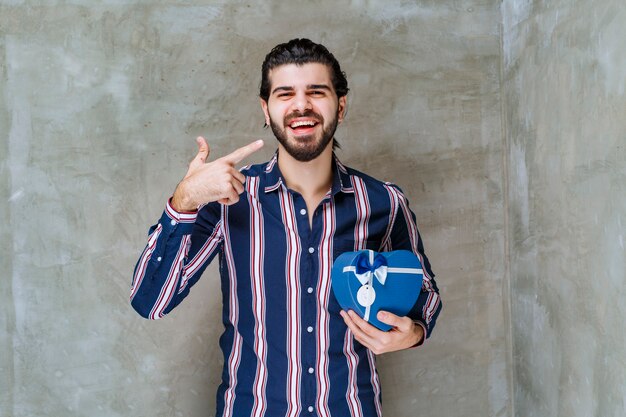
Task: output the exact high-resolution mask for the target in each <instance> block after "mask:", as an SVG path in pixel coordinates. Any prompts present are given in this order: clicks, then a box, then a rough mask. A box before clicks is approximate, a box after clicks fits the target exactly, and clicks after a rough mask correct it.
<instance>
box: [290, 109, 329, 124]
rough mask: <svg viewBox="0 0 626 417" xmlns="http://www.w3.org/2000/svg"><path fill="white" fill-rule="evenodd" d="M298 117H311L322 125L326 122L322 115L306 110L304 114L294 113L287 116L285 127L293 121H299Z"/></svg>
mask: <svg viewBox="0 0 626 417" xmlns="http://www.w3.org/2000/svg"><path fill="white" fill-rule="evenodd" d="M298 117H309V118H311V119H314V120H315V121H316V122H318V123H321V122H322V121H323V120H324V118H323V117H322V115H321V114H319V113H316V112H314V111H313V110H306V111H304V112H299V111H294V112H292V113H289V114H288V115H287V116H285V125H286V126H287V125H289V124H291V121H292V120H293V119H297V118H298Z"/></svg>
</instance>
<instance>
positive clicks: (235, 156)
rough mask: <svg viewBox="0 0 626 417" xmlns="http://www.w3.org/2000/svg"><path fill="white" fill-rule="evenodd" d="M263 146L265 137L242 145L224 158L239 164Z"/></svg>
mask: <svg viewBox="0 0 626 417" xmlns="http://www.w3.org/2000/svg"><path fill="white" fill-rule="evenodd" d="M262 147H263V139H259V140H257V141H254V142H252V143H250V144H248V145H246V146H242V147H241V148H239V149H237V150H236V151H234V152H232V153H230V154H228V155H226V156H225V157H223V158H222V159H224V160H225V161H228V162H230V163H231V164H233V165H234V164H238V163H239V162H241V161H242V160H243V159H244V158H247V157H248V156H250V155H252V154H253V153H255V152H256V151H258V150H259V149H261V148H262Z"/></svg>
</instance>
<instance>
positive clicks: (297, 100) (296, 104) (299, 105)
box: [291, 91, 313, 113]
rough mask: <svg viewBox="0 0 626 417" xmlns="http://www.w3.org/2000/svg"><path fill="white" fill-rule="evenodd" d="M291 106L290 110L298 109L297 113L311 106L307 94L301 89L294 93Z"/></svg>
mask: <svg viewBox="0 0 626 417" xmlns="http://www.w3.org/2000/svg"><path fill="white" fill-rule="evenodd" d="M291 107H292V111H298V112H299V113H304V112H305V111H306V110H311V109H312V108H313V106H312V105H311V100H310V99H309V96H308V95H307V94H306V93H305V92H303V91H300V92H298V93H296V95H295V96H294V98H293V102H292V106H291Z"/></svg>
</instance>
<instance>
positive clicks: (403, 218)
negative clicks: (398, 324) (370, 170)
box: [388, 185, 442, 344]
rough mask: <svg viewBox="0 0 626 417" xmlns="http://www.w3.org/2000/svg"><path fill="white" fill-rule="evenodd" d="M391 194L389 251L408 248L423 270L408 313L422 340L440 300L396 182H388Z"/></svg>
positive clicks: (427, 334)
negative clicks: (393, 183)
mask: <svg viewBox="0 0 626 417" xmlns="http://www.w3.org/2000/svg"><path fill="white" fill-rule="evenodd" d="M388 189H389V190H390V194H391V196H392V200H393V201H392V203H393V204H392V206H394V207H395V216H394V219H393V225H392V228H391V234H390V242H389V244H390V248H391V250H399V249H405V250H410V251H411V252H413V253H414V254H415V255H417V257H418V258H419V260H420V262H421V264H422V269H423V270H424V279H423V281H422V288H421V291H420V294H419V297H418V299H417V302H416V303H415V305H414V306H413V308H412V309H411V311H410V312H409V313H408V314H407V316H408V317H410V318H411V319H413V321H414V322H415V323H416V324H418V325H420V326H422V327H423V329H424V335H425V337H424V338H422V341H421V342H420V343H419V344H421V343H423V342H424V340H425V339H427V338H429V337H430V335H431V334H432V331H433V329H434V327H435V323H436V322H437V317H438V316H439V313H440V312H441V308H442V303H441V298H440V296H439V289H438V288H437V283H436V282H435V274H434V273H433V271H432V268H431V266H430V262H429V260H428V258H427V257H426V254H425V252H424V244H423V242H422V238H421V236H420V233H419V231H418V230H417V224H416V219H415V214H414V213H413V211H411V209H410V208H409V202H408V200H407V199H406V197H405V196H404V194H403V193H402V190H400V188H399V187H397V186H395V185H389V188H388Z"/></svg>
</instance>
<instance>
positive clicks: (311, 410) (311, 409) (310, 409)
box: [308, 405, 313, 413]
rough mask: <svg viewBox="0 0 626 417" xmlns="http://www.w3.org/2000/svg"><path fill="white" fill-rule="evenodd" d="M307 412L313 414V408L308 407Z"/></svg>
mask: <svg viewBox="0 0 626 417" xmlns="http://www.w3.org/2000/svg"><path fill="white" fill-rule="evenodd" d="M308 410H309V413H312V412H313V406H312V405H310V406H309V408H308Z"/></svg>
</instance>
